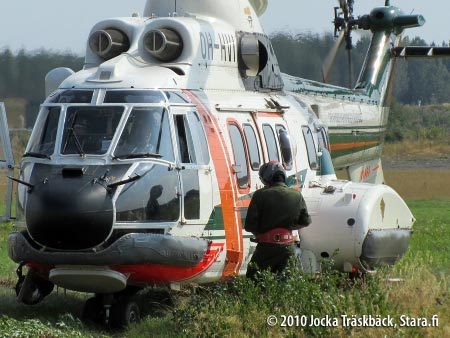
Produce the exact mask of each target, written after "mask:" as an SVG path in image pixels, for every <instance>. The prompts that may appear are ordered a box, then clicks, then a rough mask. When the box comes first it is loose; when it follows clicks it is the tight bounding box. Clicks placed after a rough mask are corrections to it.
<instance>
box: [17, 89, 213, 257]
mask: <svg viewBox="0 0 450 338" xmlns="http://www.w3.org/2000/svg"><path fill="white" fill-rule="evenodd" d="M207 165H209V151H208V148H207V142H206V138H205V134H204V130H203V127H202V125H201V122H200V120H199V117H198V115H197V114H196V113H195V109H194V106H193V105H192V104H191V103H190V101H189V99H188V98H187V97H186V96H185V95H184V94H183V93H182V92H181V91H180V92H175V91H171V92H169V91H167V92H165V91H159V90H134V89H130V90H123V89H114V90H109V89H108V90H105V89H96V90H90V89H89V90H88V89H83V90H81V89H79V90H78V89H68V90H60V91H58V92H56V93H55V94H53V95H51V96H50V97H49V98H48V99H47V101H46V102H45V103H44V104H43V105H42V108H41V111H40V113H39V116H38V119H37V122H36V125H35V128H34V131H33V133H32V136H31V138H30V141H29V144H28V147H27V151H26V153H25V155H24V161H23V163H22V170H21V179H22V180H23V181H24V182H30V185H32V186H33V188H32V189H29V190H28V191H26V186H23V185H22V186H21V188H20V189H19V190H22V191H19V195H18V199H19V203H18V209H19V210H18V216H19V215H20V214H22V219H23V220H24V218H25V217H24V216H25V210H26V226H27V228H28V232H29V233H30V235H31V236H32V237H33V239H35V240H36V242H38V243H39V244H41V245H43V246H46V247H49V248H53V249H59V250H61V249H62V250H67V249H76V250H82V249H88V248H92V247H95V246H97V245H100V244H101V243H103V242H104V241H106V240H107V238H108V237H110V235H111V233H112V232H113V228H114V229H122V230H124V229H142V230H145V229H147V230H148V229H153V230H155V231H159V232H161V233H166V232H167V231H168V230H169V229H170V228H172V227H173V226H174V225H175V224H178V223H179V222H182V223H183V224H185V223H189V220H200V219H202V217H206V214H207V210H206V209H205V208H201V207H200V190H201V189H200V187H201V186H203V185H205V183H204V182H200V181H201V179H200V178H201V177H202V175H199V168H200V167H201V166H203V167H205V166H207ZM177 168H180V170H181V168H182V169H183V170H182V172H180V170H176V169H177ZM203 176H204V175H203ZM199 177H200V178H199ZM43 182H44V183H43ZM206 183H207V184H206V186H209V187H208V188H207V190H210V184H211V183H210V182H206ZM64 200H67V201H68V202H67V203H66V202H64ZM74 205H75V206H76V208H74V207H73V206H74ZM203 209H205V210H203ZM42 210H48V213H43V212H42ZM55 210H57V211H55ZM94 210H95V213H96V215H95V222H93V220H91V218H92V215H91V216H90V214H91V213H92V212H93V211H94ZM21 211H22V212H21ZM209 212H210V210H209ZM102 213H103V219H102V217H101V214H102ZM203 214H205V215H203ZM99 215H100V216H99ZM19 218H20V217H19ZM94 223H95V227H96V228H97V229H98V232H97V233H96V234H95V231H93V229H92V228H89V227H90V226H91V225H92V224H94ZM84 228H86V229H84ZM88 228H89V233H90V234H91V235H92V236H90V238H89V239H86V238H85V236H84V235H83V233H85V231H83V229H84V230H86V231H88ZM49 234H50V235H49Z"/></svg>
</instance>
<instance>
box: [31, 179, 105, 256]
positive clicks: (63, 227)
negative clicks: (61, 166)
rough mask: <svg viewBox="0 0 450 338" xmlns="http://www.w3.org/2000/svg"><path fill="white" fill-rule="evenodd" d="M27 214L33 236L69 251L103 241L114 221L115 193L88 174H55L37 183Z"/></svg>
mask: <svg viewBox="0 0 450 338" xmlns="http://www.w3.org/2000/svg"><path fill="white" fill-rule="evenodd" d="M25 215H26V223H27V228H28V232H29V234H30V236H31V237H32V238H33V240H35V241H36V242H37V243H39V244H40V245H42V246H45V247H48V248H52V249H56V250H67V251H70V250H84V249H90V248H93V247H95V246H98V245H100V244H101V243H103V242H104V241H106V240H107V239H108V237H109V235H110V234H111V231H112V226H113V222H114V211H113V201H112V195H111V194H109V193H108V191H107V190H106V189H105V188H104V187H103V186H102V185H100V184H98V183H95V182H94V181H93V180H92V177H91V178H89V177H86V176H81V177H69V178H67V177H63V176H55V177H52V178H51V179H49V180H48V181H47V182H45V183H41V184H38V185H36V186H35V187H34V188H33V190H32V191H31V192H30V193H29V195H28V201H27V205H26V210H25Z"/></svg>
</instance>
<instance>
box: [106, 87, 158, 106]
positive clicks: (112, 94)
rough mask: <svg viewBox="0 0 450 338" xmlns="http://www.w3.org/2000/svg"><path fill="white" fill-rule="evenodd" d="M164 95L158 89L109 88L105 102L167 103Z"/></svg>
mask: <svg viewBox="0 0 450 338" xmlns="http://www.w3.org/2000/svg"><path fill="white" fill-rule="evenodd" d="M165 102H166V99H165V98H164V95H163V94H162V93H161V92H160V91H157V90H108V91H107V92H106V94H105V99H104V103H161V104H162V103H165Z"/></svg>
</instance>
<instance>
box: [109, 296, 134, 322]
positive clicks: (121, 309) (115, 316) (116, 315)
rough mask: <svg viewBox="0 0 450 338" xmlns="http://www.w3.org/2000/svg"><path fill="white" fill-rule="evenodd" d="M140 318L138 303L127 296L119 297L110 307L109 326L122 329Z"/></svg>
mask: <svg viewBox="0 0 450 338" xmlns="http://www.w3.org/2000/svg"><path fill="white" fill-rule="evenodd" d="M140 319H141V311H140V309H139V305H138V304H137V303H136V302H135V301H134V300H133V299H132V298H129V297H121V298H119V299H118V300H117V302H116V303H115V304H114V305H113V306H112V308H111V316H110V321H109V323H110V326H111V327H112V328H114V329H123V328H126V327H127V326H129V325H130V324H134V323H138V322H139V321H140Z"/></svg>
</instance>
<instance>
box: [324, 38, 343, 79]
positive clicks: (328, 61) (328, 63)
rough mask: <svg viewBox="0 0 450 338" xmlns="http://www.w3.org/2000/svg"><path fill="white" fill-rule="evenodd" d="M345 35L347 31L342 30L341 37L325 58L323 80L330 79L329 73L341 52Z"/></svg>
mask: <svg viewBox="0 0 450 338" xmlns="http://www.w3.org/2000/svg"><path fill="white" fill-rule="evenodd" d="M344 37H345V31H344V30H342V31H341V33H340V34H339V37H338V38H337V40H336V42H335V43H334V46H333V48H332V49H331V50H330V52H329V53H328V55H327V57H326V58H325V61H324V63H323V65H322V76H323V82H324V83H327V81H328V75H329V73H330V70H331V68H332V67H333V64H334V62H335V61H336V57H337V55H338V52H339V48H340V47H341V45H342V43H343V42H344Z"/></svg>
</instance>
